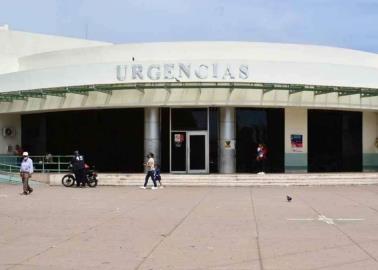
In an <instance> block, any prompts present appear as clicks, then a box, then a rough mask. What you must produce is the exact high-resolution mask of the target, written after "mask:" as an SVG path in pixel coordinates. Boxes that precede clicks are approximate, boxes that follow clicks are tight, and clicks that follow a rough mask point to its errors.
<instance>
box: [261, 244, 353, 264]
mask: <svg viewBox="0 0 378 270" xmlns="http://www.w3.org/2000/svg"><path fill="white" fill-rule="evenodd" d="M352 246H354V244H353V243H349V244H344V245H336V246H332V247H327V248H316V249H308V250H303V251H299V252H288V253H284V254H281V255H277V256H267V257H265V258H264V259H266V260H271V259H276V258H282V257H287V256H293V255H300V254H306V253H312V252H318V251H327V250H333V249H340V248H344V247H352Z"/></svg>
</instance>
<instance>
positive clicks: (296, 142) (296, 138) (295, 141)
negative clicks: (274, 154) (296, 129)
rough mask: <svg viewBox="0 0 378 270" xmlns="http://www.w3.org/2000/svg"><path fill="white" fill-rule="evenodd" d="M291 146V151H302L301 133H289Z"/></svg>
mask: <svg viewBox="0 0 378 270" xmlns="http://www.w3.org/2000/svg"><path fill="white" fill-rule="evenodd" d="M290 140H291V148H292V149H293V152H303V135H302V134H291V136H290Z"/></svg>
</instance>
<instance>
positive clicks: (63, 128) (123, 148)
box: [22, 109, 144, 172]
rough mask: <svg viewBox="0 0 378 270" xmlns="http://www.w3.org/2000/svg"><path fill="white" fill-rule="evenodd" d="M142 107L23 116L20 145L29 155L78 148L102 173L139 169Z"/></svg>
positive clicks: (142, 139)
mask: <svg viewBox="0 0 378 270" xmlns="http://www.w3.org/2000/svg"><path fill="white" fill-rule="evenodd" d="M143 119H144V111H143V109H112V110H88V111H67V112H53V113H45V114H30V115H23V116H22V146H23V147H24V149H25V150H29V149H30V150H29V151H30V152H31V154H32V155H45V154H46V153H47V152H50V153H51V154H53V155H71V154H72V153H73V151H74V150H80V152H81V153H82V154H83V155H84V156H85V158H86V161H87V162H88V163H90V164H94V165H95V166H96V168H97V169H98V170H99V171H103V172H142V171H143V161H144V157H143V151H144V150H143V147H144V121H143Z"/></svg>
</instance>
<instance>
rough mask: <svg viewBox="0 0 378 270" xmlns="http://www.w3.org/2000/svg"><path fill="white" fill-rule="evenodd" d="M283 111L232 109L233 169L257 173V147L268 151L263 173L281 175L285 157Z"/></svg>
mask: <svg viewBox="0 0 378 270" xmlns="http://www.w3.org/2000/svg"><path fill="white" fill-rule="evenodd" d="M284 134H285V123H284V110H283V109H249V108H248V109H247V108H240V109H236V170H237V172H254V173H255V172H258V171H259V169H260V168H259V167H260V166H259V163H258V162H257V161H256V156H257V145H258V144H259V143H263V144H265V145H266V147H267V149H268V154H267V161H266V168H265V169H266V171H267V172H283V171H284V156H285V146H284V137H285V135H284Z"/></svg>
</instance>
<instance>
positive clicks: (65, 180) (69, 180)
mask: <svg viewBox="0 0 378 270" xmlns="http://www.w3.org/2000/svg"><path fill="white" fill-rule="evenodd" d="M62 184H63V186H65V187H72V186H73V185H74V184H75V177H73V175H71V174H66V175H65V176H63V177H62Z"/></svg>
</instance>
